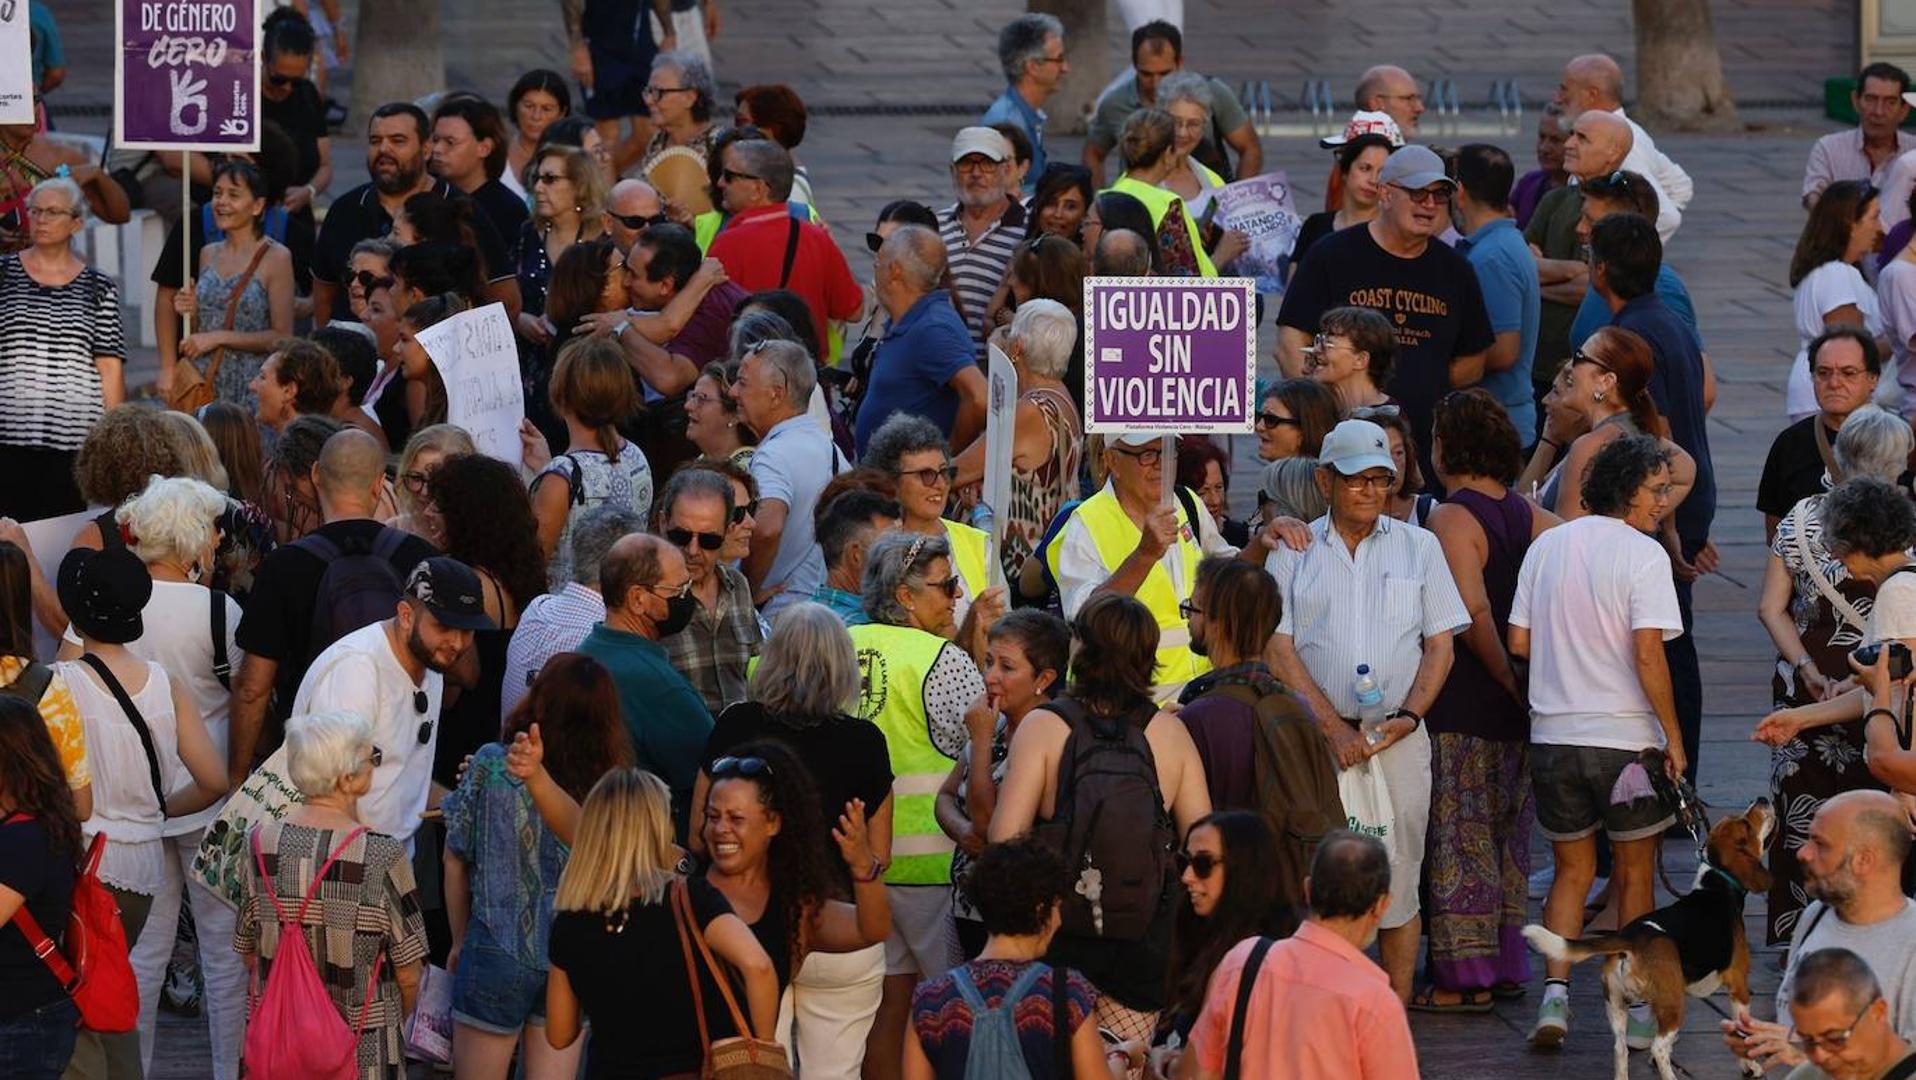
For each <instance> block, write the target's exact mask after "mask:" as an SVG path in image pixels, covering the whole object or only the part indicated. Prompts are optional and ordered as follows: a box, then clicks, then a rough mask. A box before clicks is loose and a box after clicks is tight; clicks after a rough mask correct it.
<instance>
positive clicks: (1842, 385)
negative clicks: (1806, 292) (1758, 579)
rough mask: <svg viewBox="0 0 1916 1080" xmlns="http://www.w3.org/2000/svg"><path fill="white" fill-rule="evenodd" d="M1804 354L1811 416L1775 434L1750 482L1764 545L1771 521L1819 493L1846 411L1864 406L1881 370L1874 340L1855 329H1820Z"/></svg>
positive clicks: (1772, 533)
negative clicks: (1757, 476) (1814, 411)
mask: <svg viewBox="0 0 1916 1080" xmlns="http://www.w3.org/2000/svg"><path fill="white" fill-rule="evenodd" d="M1809 358H1810V380H1811V384H1812V385H1813V386H1814V388H1815V391H1816V408H1817V414H1816V415H1815V416H1806V417H1804V418H1803V419H1801V420H1798V421H1797V422H1796V423H1794V424H1791V425H1790V426H1789V427H1786V428H1784V429H1783V430H1782V432H1781V433H1780V434H1778V435H1777V437H1776V441H1775V442H1773V443H1771V444H1770V453H1769V456H1768V457H1765V458H1764V459H1763V478H1762V479H1761V480H1758V481H1757V483H1756V508H1757V509H1758V510H1760V511H1762V512H1763V542H1764V543H1766V544H1767V543H1769V542H1770V541H1771V540H1774V539H1776V523H1777V522H1779V521H1781V520H1783V518H1784V517H1785V516H1786V515H1788V514H1789V512H1790V511H1791V509H1793V508H1794V507H1795V506H1796V504H1797V503H1798V502H1799V501H1801V500H1803V499H1806V498H1808V497H1810V496H1811V495H1821V494H1822V493H1823V477H1824V475H1825V474H1826V473H1827V474H1828V475H1830V476H1834V475H1835V474H1836V467H1835V464H1834V460H1833V459H1832V457H1831V454H1830V447H1831V446H1832V445H1833V444H1834V443H1835V442H1836V433H1837V431H1838V430H1840V429H1841V428H1842V426H1843V421H1845V420H1847V419H1849V414H1850V413H1853V412H1855V411H1856V410H1858V409H1860V408H1862V407H1863V406H1865V405H1867V404H1869V399H1870V395H1872V394H1874V393H1875V392H1876V382H1877V380H1878V379H1879V378H1880V377H1881V376H1882V373H1883V362H1882V359H1881V356H1880V354H1878V353H1877V351H1876V340H1875V339H1874V338H1872V337H1870V336H1869V335H1868V334H1867V333H1864V332H1863V331H1862V330H1861V329H1859V328H1856V327H1850V326H1838V327H1835V328H1833V329H1830V330H1825V331H1823V332H1822V333H1821V334H1819V335H1817V338H1816V340H1815V341H1812V342H1810V348H1809ZM1819 428H1820V429H1821V433H1820V434H1819V433H1818V429H1819Z"/></svg>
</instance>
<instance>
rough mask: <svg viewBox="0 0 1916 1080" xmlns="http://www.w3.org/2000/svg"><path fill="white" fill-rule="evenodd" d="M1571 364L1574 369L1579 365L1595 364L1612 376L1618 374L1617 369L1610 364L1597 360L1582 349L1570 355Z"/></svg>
mask: <svg viewBox="0 0 1916 1080" xmlns="http://www.w3.org/2000/svg"><path fill="white" fill-rule="evenodd" d="M1570 364H1571V366H1572V367H1575V366H1576V365H1578V364H1595V365H1596V366H1597V367H1598V368H1600V369H1602V370H1604V371H1607V372H1610V373H1611V374H1612V375H1614V374H1616V371H1617V369H1616V368H1613V367H1611V366H1610V365H1609V364H1606V363H1604V362H1603V361H1601V360H1599V359H1597V358H1596V357H1594V356H1591V355H1590V354H1589V353H1587V352H1584V351H1583V350H1582V349H1578V350H1577V351H1576V352H1573V353H1571V354H1570Z"/></svg>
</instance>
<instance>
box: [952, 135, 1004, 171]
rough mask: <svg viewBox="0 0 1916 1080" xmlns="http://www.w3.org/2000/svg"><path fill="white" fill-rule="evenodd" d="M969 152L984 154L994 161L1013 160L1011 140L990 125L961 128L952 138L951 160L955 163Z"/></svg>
mask: <svg viewBox="0 0 1916 1080" xmlns="http://www.w3.org/2000/svg"><path fill="white" fill-rule="evenodd" d="M968 154H983V155H984V156H986V157H988V158H990V159H991V160H993V161H1010V160H1011V141H1010V140H1009V139H1006V138H1005V137H1004V136H1003V135H1002V134H1000V133H999V132H997V131H995V130H993V129H991V128H988V127H968V128H959V129H958V134H957V136H956V137H955V138H953V139H952V140H951V160H952V163H953V164H954V165H955V164H957V163H958V162H959V161H961V160H963V159H964V158H965V156H966V155H968Z"/></svg>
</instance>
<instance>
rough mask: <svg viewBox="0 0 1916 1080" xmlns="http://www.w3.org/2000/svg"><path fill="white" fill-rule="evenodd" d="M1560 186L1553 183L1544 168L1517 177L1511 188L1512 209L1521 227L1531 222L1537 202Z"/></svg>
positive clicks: (1518, 225)
mask: <svg viewBox="0 0 1916 1080" xmlns="http://www.w3.org/2000/svg"><path fill="white" fill-rule="evenodd" d="M1559 186H1561V185H1553V184H1551V182H1550V174H1549V173H1547V172H1544V171H1543V170H1542V169H1532V170H1530V171H1529V172H1527V173H1524V174H1523V175H1522V176H1520V177H1518V178H1517V183H1516V184H1515V185H1514V186H1513V187H1511V189H1510V211H1511V213H1513V214H1515V215H1516V217H1517V227H1518V228H1519V229H1521V228H1524V227H1525V226H1527V225H1529V224H1530V215H1532V214H1534V213H1536V212H1537V204H1538V203H1540V202H1542V201H1543V197H1544V196H1545V195H1548V194H1549V193H1550V192H1551V191H1553V190H1555V189H1556V188H1557V187H1559Z"/></svg>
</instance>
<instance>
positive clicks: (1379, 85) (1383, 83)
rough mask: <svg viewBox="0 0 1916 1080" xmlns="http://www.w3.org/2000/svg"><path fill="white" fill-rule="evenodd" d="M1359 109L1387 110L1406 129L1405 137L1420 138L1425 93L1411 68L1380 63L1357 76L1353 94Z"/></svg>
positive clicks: (1365, 110) (1398, 125)
mask: <svg viewBox="0 0 1916 1080" xmlns="http://www.w3.org/2000/svg"><path fill="white" fill-rule="evenodd" d="M1352 96H1353V97H1354V98H1355V99H1356V102H1357V108H1358V111H1360V112H1380V113H1388V114H1389V115H1390V118H1391V119H1392V120H1395V121H1397V130H1398V131H1401V132H1403V133H1404V138H1405V140H1406V141H1415V140H1416V139H1417V119H1418V117H1421V116H1423V115H1424V96H1423V95H1422V94H1421V93H1419V92H1418V90H1417V80H1416V79H1413V78H1411V77H1410V72H1408V71H1405V70H1404V69H1403V68H1400V67H1398V66H1396V65H1395V64H1378V65H1377V66H1375V67H1373V68H1370V69H1369V70H1367V71H1365V72H1364V74H1363V75H1362V76H1361V77H1359V78H1358V80H1357V93H1356V94H1354V95H1352Z"/></svg>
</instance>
